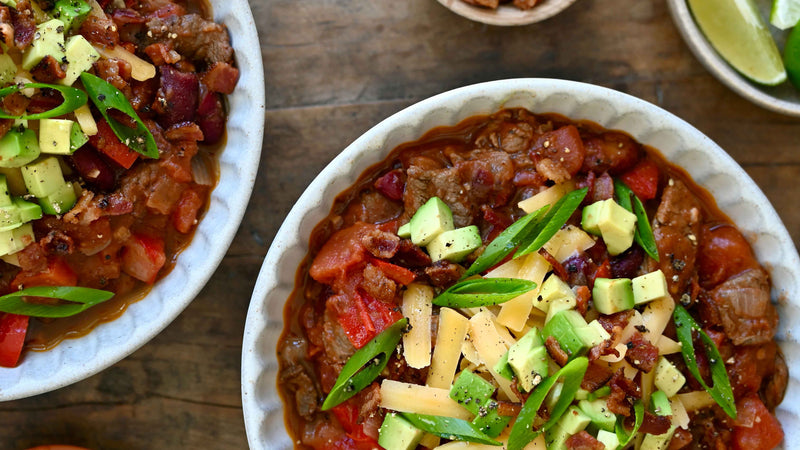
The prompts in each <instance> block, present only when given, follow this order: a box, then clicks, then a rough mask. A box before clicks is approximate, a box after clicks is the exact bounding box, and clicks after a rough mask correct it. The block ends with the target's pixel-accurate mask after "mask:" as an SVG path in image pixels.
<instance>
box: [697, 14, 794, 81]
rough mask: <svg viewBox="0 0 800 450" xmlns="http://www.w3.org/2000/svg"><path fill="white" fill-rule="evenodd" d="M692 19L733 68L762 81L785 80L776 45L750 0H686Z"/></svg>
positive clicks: (754, 79) (752, 78)
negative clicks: (687, 0)
mask: <svg viewBox="0 0 800 450" xmlns="http://www.w3.org/2000/svg"><path fill="white" fill-rule="evenodd" d="M689 7H690V8H691V9H692V14H694V19H695V20H696V21H697V24H698V25H699V26H700V29H701V30H703V33H704V34H705V35H706V38H708V40H709V42H711V45H712V46H713V47H714V48H715V49H716V50H717V52H719V54H720V55H721V56H722V57H723V58H724V59H725V61H727V62H728V64H730V65H731V66H733V68H734V69H736V70H738V71H739V72H740V73H741V74H742V75H744V76H746V77H747V78H749V79H751V80H753V81H755V82H757V83H761V84H768V85H775V84H780V83H782V82H784V81H785V80H786V70H785V69H784V67H783V61H782V60H781V54H780V52H779V51H778V46H777V45H776V44H775V41H774V40H773V39H772V36H771V35H770V34H769V30H767V24H766V23H765V22H764V19H763V18H762V17H761V14H760V13H759V12H758V8H757V7H756V5H755V4H754V3H753V0H689Z"/></svg>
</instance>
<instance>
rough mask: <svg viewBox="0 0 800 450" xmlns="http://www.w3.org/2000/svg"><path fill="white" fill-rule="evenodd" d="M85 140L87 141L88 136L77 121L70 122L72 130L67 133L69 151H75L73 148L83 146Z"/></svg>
mask: <svg viewBox="0 0 800 450" xmlns="http://www.w3.org/2000/svg"><path fill="white" fill-rule="evenodd" d="M87 142H89V136H86V135H85V134H84V133H83V129H82V128H81V125H80V124H79V123H78V122H74V123H73V124H72V131H71V132H70V135H69V151H70V153H75V150H77V149H79V148H81V147H83V146H84V145H85V144H86V143H87Z"/></svg>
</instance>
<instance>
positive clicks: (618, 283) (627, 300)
mask: <svg viewBox="0 0 800 450" xmlns="http://www.w3.org/2000/svg"><path fill="white" fill-rule="evenodd" d="M592 299H593V300H594V307H595V308H596V309H597V310H598V311H599V312H600V313H602V314H614V313H618V312H620V311H626V310H629V309H632V308H633V305H634V302H633V287H632V285H631V280H630V279H629V278H597V279H596V280H594V287H593V288H592Z"/></svg>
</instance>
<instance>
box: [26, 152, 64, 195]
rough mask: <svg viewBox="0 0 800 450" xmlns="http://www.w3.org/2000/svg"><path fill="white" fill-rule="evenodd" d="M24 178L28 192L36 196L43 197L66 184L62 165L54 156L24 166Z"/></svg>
mask: <svg viewBox="0 0 800 450" xmlns="http://www.w3.org/2000/svg"><path fill="white" fill-rule="evenodd" d="M22 178H24V179H25V186H27V187H28V192H30V193H31V194H33V195H34V196H35V197H39V198H43V197H47V196H48V195H50V194H52V193H54V192H56V191H57V190H59V189H61V188H62V186H64V175H63V174H62V172H61V165H60V164H59V163H58V159H57V158H56V157H54V156H48V157H46V158H42V159H40V160H38V161H36V162H34V163H31V164H28V165H27V166H25V167H23V168H22Z"/></svg>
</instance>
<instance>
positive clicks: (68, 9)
mask: <svg viewBox="0 0 800 450" xmlns="http://www.w3.org/2000/svg"><path fill="white" fill-rule="evenodd" d="M91 11H92V7H91V6H89V4H88V3H86V2H85V1H83V0H57V1H56V4H55V7H54V8H53V13H52V14H53V17H55V18H56V19H58V20H60V21H62V22H64V29H65V30H66V31H72V30H75V29H78V27H80V26H81V24H82V23H83V21H84V20H86V18H87V17H88V16H89V13H90V12H91Z"/></svg>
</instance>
